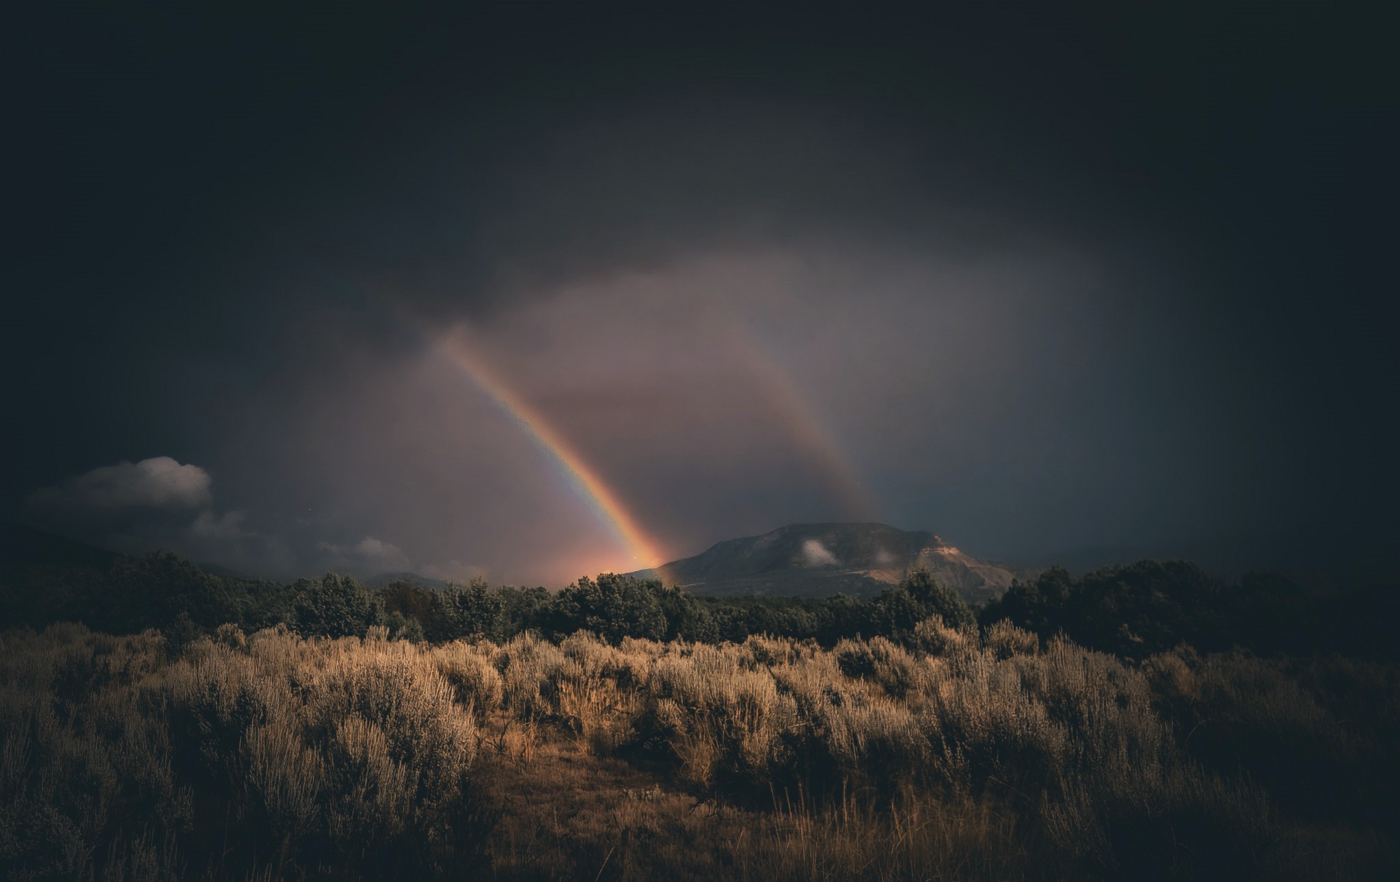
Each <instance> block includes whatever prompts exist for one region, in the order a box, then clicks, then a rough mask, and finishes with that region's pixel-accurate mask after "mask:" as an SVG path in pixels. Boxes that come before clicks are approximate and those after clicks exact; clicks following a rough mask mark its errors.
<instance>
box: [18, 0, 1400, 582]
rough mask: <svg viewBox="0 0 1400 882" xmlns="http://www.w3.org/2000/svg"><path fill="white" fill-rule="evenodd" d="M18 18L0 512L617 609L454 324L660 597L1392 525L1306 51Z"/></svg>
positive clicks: (460, 13) (1268, 19) (560, 483)
mask: <svg viewBox="0 0 1400 882" xmlns="http://www.w3.org/2000/svg"><path fill="white" fill-rule="evenodd" d="M26 15H30V16H33V17H35V20H34V21H33V22H32V24H31V26H30V27H29V28H27V30H26V32H27V33H29V34H30V35H31V36H30V38H29V40H28V44H29V46H28V47H27V48H25V51H26V52H29V53H33V54H35V55H36V56H38V55H42V59H43V64H36V65H35V66H34V70H35V71H36V73H35V74H34V77H35V80H34V83H33V88H31V89H28V90H26V92H25V96H24V98H23V101H22V106H21V108H20V117H21V118H22V119H23V120H24V121H25V125H23V126H21V127H20V130H21V131H24V132H26V133H29V135H28V136H27V137H26V138H25V139H21V140H22V143H21V144H20V146H21V148H22V149H23V150H24V151H25V153H24V160H23V164H24V166H25V167H26V168H30V169H32V170H34V173H33V174H30V175H26V176H25V177H24V178H23V180H22V181H21V182H20V183H19V184H18V185H17V186H18V188H19V189H18V191H17V195H16V198H17V200H18V201H17V205H18V206H19V209H18V210H20V211H21V212H22V213H23V215H24V216H25V217H26V218H27V219H28V222H27V223H26V224H25V225H24V228H23V229H21V230H19V231H18V233H17V236H16V238H15V239H14V240H13V242H12V243H10V244H11V245H12V247H13V248H14V251H15V254H14V259H13V260H10V261H7V273H8V274H9V278H8V286H9V287H10V288H11V289H12V290H15V291H22V292H27V293H26V294H25V295H24V296H23V297H22V298H20V302H18V304H17V305H16V306H15V307H14V311H13V316H12V318H13V321H11V322H8V323H7V324H6V332H7V333H6V340H5V342H6V345H5V346H4V347H3V349H2V350H0V353H2V354H3V357H4V358H5V359H7V361H6V369H7V372H8V375H10V376H25V377H32V378H33V380H32V382H26V383H15V384H11V386H10V387H9V388H7V392H6V395H7V399H6V409H7V413H8V414H10V415H12V417H13V418H14V419H15V421H16V422H17V424H21V425H24V426H25V427H27V431H25V432H23V433H20V434H19V435H18V436H17V437H16V439H15V440H16V443H17V449H16V452H15V453H14V454H13V459H12V462H13V464H14V468H12V469H10V470H8V471H7V473H6V476H5V483H4V487H3V490H4V493H5V500H6V502H5V504H6V505H7V506H8V508H9V509H10V510H11V511H13V512H15V513H16V516H19V517H24V518H27V519H30V520H35V521H39V520H43V521H44V522H45V523H48V524H52V525H54V526H55V528H56V529H57V528H59V526H61V525H62V524H67V525H68V526H66V527H64V529H66V530H67V531H68V532H70V533H71V532H75V531H78V530H79V528H81V532H83V535H85V536H89V537H93V538H95V539H102V540H103V541H106V542H108V544H119V545H121V546H122V547H123V548H132V549H136V548H141V547H153V546H161V547H174V548H176V549H177V550H180V551H181V552H182V553H186V554H190V555H199V556H200V557H199V559H201V560H211V561H215V562H221V563H225V564H226V565H231V566H238V567H242V568H244V569H246V570H247V571H251V572H258V573H267V574H275V575H301V574H305V573H308V572H314V571H316V570H317V569H324V568H336V569H349V570H352V571H357V572H361V573H362V574H367V573H370V572H375V571H382V570H398V569H415V570H417V571H419V572H422V573H424V574H425V575H430V576H435V577H450V578H457V579H462V578H468V577H470V576H473V575H485V576H487V577H489V578H491V579H493V580H506V581H526V582H538V583H544V584H551V585H557V584H562V583H564V582H567V581H568V580H569V579H572V578H575V577H577V576H578V575H581V574H583V573H586V572H597V571H600V570H605V569H629V568H633V563H634V562H633V561H632V559H631V554H630V552H629V551H628V549H627V547H626V545H627V543H626V542H625V541H623V540H622V539H621V538H620V537H619V531H618V529H617V525H616V524H615V523H614V522H613V521H615V518H610V516H609V514H608V513H607V511H606V510H604V509H606V506H602V507H600V505H599V504H598V501H597V500H596V499H595V498H591V497H590V494H589V493H588V492H585V491H584V490H581V489H580V484H579V480H578V476H577V475H576V474H571V473H570V469H569V468H568V466H567V464H561V461H560V459H559V457H558V455H557V451H551V450H550V449H548V445H547V444H545V445H542V444H541V443H540V442H539V440H538V438H537V437H535V436H532V435H531V432H530V429H529V427H528V426H522V424H521V420H520V418H519V415H518V414H515V415H513V414H511V413H510V412H509V408H504V407H503V406H502V404H501V402H500V401H499V400H496V399H493V397H492V395H490V394H489V393H488V391H487V390H484V389H483V388H482V387H481V385H480V383H478V382H477V380H476V379H474V378H473V377H472V376H471V375H470V372H464V371H463V370H462V369H461V367H460V366H459V365H454V364H453V362H452V360H451V359H449V358H446V357H444V354H443V351H442V347H441V345H440V341H441V340H442V338H443V337H444V336H445V335H447V334H449V333H454V332H460V333H462V334H464V335H466V336H468V337H469V338H470V339H471V340H472V341H473V344H472V345H473V347H474V357H476V358H478V359H480V360H481V361H483V362H484V363H487V364H489V365H490V367H491V369H492V372H493V373H494V374H496V375H497V376H499V378H500V379H501V382H502V383H504V384H505V385H506V386H508V387H509V389H510V391H511V394H512V395H514V396H516V397H517V398H518V400H519V401H521V402H525V403H526V404H528V406H529V409H530V411H531V412H532V413H533V414H535V415H537V416H538V418H539V419H541V420H542V421H544V422H546V423H547V424H548V426H549V428H550V430H551V431H552V432H553V433H554V434H555V435H557V436H558V437H559V438H562V439H564V441H566V442H567V445H568V446H569V448H570V450H571V452H572V453H573V454H576V455H577V457H579V458H580V459H581V461H583V462H585V463H586V465H587V466H588V468H589V469H591V470H592V472H593V473H594V474H595V476H596V477H597V478H598V480H600V481H601V482H603V483H604V484H605V485H606V486H607V488H608V489H609V491H610V492H611V493H612V494H613V495H614V496H615V498H616V500H617V501H618V504H619V505H621V506H623V507H625V508H626V510H627V512H628V513H629V514H630V515H631V516H632V517H634V518H635V519H636V521H637V522H638V523H639V524H641V525H643V526H644V528H645V529H646V531H647V533H648V534H649V536H650V538H651V539H652V540H653V541H654V543H655V544H656V545H657V546H658V547H660V548H662V549H664V550H665V551H666V553H667V554H669V555H674V556H676V557H679V556H682V555H686V554H691V553H695V552H697V551H699V550H701V549H703V548H704V547H706V546H708V545H709V544H710V543H712V542H714V541H717V540H721V539H725V538H731V537H734V536H740V535H747V534H753V533H757V532H761V531H763V530H767V529H770V528H773V527H776V526H779V525H782V524H784V523H790V522H801V521H808V522H810V521H837V520H883V521H886V522H889V523H892V524H895V525H897V526H901V527H906V528H926V529H932V530H934V531H935V532H937V533H939V534H940V535H943V536H945V537H948V538H949V540H950V541H954V542H955V543H956V544H957V545H958V546H959V547H962V548H966V549H968V550H969V552H970V553H973V554H978V555H982V556H991V557H998V558H1002V559H1007V560H1013V561H1017V562H1025V563H1040V562H1045V561H1047V560H1050V559H1055V558H1056V557H1057V556H1060V555H1062V554H1063V553H1065V552H1067V551H1070V550H1074V549H1079V548H1085V547H1099V548H1102V547H1106V546H1113V547H1117V548H1122V549H1133V550H1134V553H1136V552H1142V553H1168V552H1181V553H1190V552H1191V551H1192V549H1194V548H1198V547H1200V546H1201V543H1216V544H1220V543H1224V544H1227V545H1230V546H1231V547H1235V548H1245V547H1246V546H1248V548H1250V549H1251V550H1250V551H1249V552H1248V553H1247V554H1242V555H1241V556H1239V559H1238V560H1235V561H1233V563H1237V564H1239V565H1242V566H1243V565H1259V564H1267V563H1271V562H1276V561H1279V560H1282V559H1283V558H1284V557H1287V556H1289V555H1294V558H1296V554H1295V552H1297V550H1298V549H1303V548H1307V549H1310V550H1311V551H1309V554H1311V555H1312V556H1313V557H1314V558H1315V560H1314V561H1313V562H1316V560H1323V561H1326V560H1328V559H1331V558H1332V557H1334V556H1336V555H1339V554H1357V553H1360V551H1359V550H1363V549H1366V548H1371V547H1374V546H1375V545H1376V544H1377V542H1378V540H1379V538H1380V537H1383V536H1385V535H1388V532H1389V530H1390V525H1391V524H1393V520H1394V517H1393V514H1387V512H1389V511H1390V510H1391V507H1390V506H1389V505H1388V503H1385V504H1383V502H1382V501H1383V500H1385V499H1388V498H1389V489H1388V488H1390V487H1392V486H1393V477H1394V467H1393V463H1392V462H1391V457H1390V456H1389V455H1388V453H1387V452H1386V451H1385V450H1384V449H1383V445H1382V444H1381V442H1380V440H1379V439H1380V438H1381V437H1382V433H1381V432H1380V431H1379V421H1380V419H1381V414H1380V413H1379V412H1378V410H1379V409H1378V408H1377V407H1376V404H1375V402H1376V401H1378V400H1382V399H1383V398H1385V394H1384V393H1385V392H1387V391H1388V390H1391V389H1392V385H1393V384H1392V383H1391V381H1390V380H1388V379H1387V378H1388V377H1393V376H1394V375H1395V371H1394V363H1393V362H1394V352H1393V347H1388V346H1387V341H1386V340H1385V339H1384V338H1383V334H1384V331H1383V329H1384V328H1386V327H1388V324H1387V321H1386V318H1387V316H1386V314H1385V311H1386V307H1385V305H1384V300H1383V298H1382V297H1381V296H1380V293H1381V292H1383V291H1385V290H1387V285H1389V287H1393V284H1390V283H1392V282H1393V269H1391V268H1390V266H1389V262H1388V261H1386V260H1382V259H1381V257H1380V255H1382V254H1383V253H1384V248H1385V246H1386V244H1387V240H1386V238H1385V236H1384V235H1383V234H1382V233H1381V230H1382V229H1383V227H1384V224H1383V223H1382V222H1381V214H1382V212H1381V210H1380V208H1379V206H1381V205H1385V204H1389V202H1390V201H1393V199H1392V198H1391V197H1393V196H1394V195H1395V191H1394V187H1393V184H1394V174H1393V163H1392V162H1391V161H1390V159H1389V156H1390V154H1391V151H1388V150H1387V149H1385V145H1386V144H1389V143H1393V140H1394V139H1393V135H1394V132H1395V114H1394V105H1393V102H1388V101H1387V100H1386V97H1387V96H1386V93H1385V90H1384V89H1383V88H1381V87H1380V86H1379V83H1380V82H1382V81H1383V79H1384V77H1383V76H1381V74H1383V73H1384V71H1383V69H1382V68H1383V62H1382V61H1381V60H1380V59H1381V57H1382V55H1383V54H1384V52H1383V50H1384V47H1383V46H1382V45H1381V44H1380V43H1379V42H1378V38H1376V37H1374V36H1370V37H1367V36H1365V35H1364V34H1362V35H1358V33H1353V32H1352V31H1350V30H1347V31H1345V32H1342V31H1339V30H1338V29H1337V26H1336V25H1335V24H1332V23H1331V22H1333V21H1334V20H1333V19H1327V20H1326V21H1324V20H1323V19H1322V18H1320V17H1319V16H1317V15H1311V14H1303V13H1298V14H1293V13H1287V14H1285V13H1284V12H1278V13H1277V14H1273V13H1269V14H1268V15H1265V14H1263V13H1257V14H1256V13H1246V12H1244V11H1236V10H1233V9H1229V8H1223V7H1221V8H1217V7H1216V6H1212V9H1211V11H1209V12H1201V13H1191V14H1186V13H1185V12H1182V13H1181V14H1180V15H1178V14H1177V13H1175V12H1174V13H1173V14H1172V15H1170V16H1168V15H1163V16H1158V17H1154V16H1149V15H1146V14H1145V13H1144V14H1137V13H1132V14H1129V13H1122V14H1118V13H1114V14H1109V13H1108V12H1106V11H1104V10H1100V9H1089V8H1085V9H1079V8H1071V7H1067V6H1065V5H1064V4H1054V5H1053V6H1049V5H1047V6H1043V7H1042V6H1039V5H1036V4H1025V5H1023V6H1018V7H1006V8H1002V7H1001V6H1000V5H998V7H997V9H995V10H992V9H990V8H988V9H980V8H979V9H971V8H969V9H968V10H962V11H949V12H941V13H938V14H936V15H932V14H930V13H929V12H928V11H927V10H926V9H925V10H915V9H913V8H897V9H891V10H889V12H888V14H885V15H872V16H865V17H860V18H855V17H853V16H850V15H845V14H840V13H838V12H837V11H834V10H826V11H823V10H819V9H806V10H804V11H802V12H801V13H800V14H796V13H787V12H783V13H780V12H778V11H773V12H764V11H761V10H749V9H745V10H744V12H743V14H742V15H741V14H739V12H738V10H737V9H732V8H728V7H725V6H724V4H720V5H719V6H716V7H708V6H707V8H706V10H705V11H703V12H700V11H697V12H693V13H684V12H674V13H663V12H660V11H655V10H654V11H652V12H649V13H648V14H645V15H642V14H637V12H636V11H635V10H631V11H621V10H607V9H603V8H592V9H583V8H577V7H574V6H562V7H559V8H555V7H552V6H549V5H540V4H529V5H527V6H524V7H519V8H515V7H509V8H508V7H493V8H491V9H488V10H475V9H466V8H463V9H453V10H443V9H438V8H429V7H419V6H416V5H413V4H409V5H405V6H404V7H403V8H402V9H401V10H398V11H396V12H394V13H392V14H390V15H387V16H384V17H382V18H381V17H379V16H376V15H372V14H369V13H362V12H351V11H346V12H345V13H344V14H343V15H341V16H338V17H337V18H336V19H335V20H333V21H329V20H315V21H312V20H308V19H302V18H299V17H297V16H296V15H291V14H288V13H286V12H283V11H278V10H261V9H255V8H251V7H250V8H247V9H243V10H240V11H238V12H236V13H235V12H229V13H227V14H223V13H218V14H216V13H212V12H210V13H201V12H189V13H188V14H186V13H180V14H175V13H160V14H153V15H152V16H146V17H142V16H139V15H134V14H133V15H130V16H128V15H126V14H125V13H119V12H114V11H111V10H107V9H105V8H99V7H92V8H84V7H81V6H79V7H75V9H74V10H73V11H71V12H69V13H68V14H66V15H65V17H64V18H63V19H62V20H54V19H52V18H51V17H50V16H51V15H52V13H49V12H45V11H43V10H38V9H36V10H31V11H28V12H26ZM151 22H156V23H158V24H159V27H155V26H152V25H151ZM1380 32H1381V31H1380V29H1374V30H1372V31H1367V33H1372V34H1379V33H1380ZM1368 41H1369V42H1368ZM1373 50H1374V51H1373ZM1387 194H1389V195H1387ZM157 454H169V456H160V457H156V455H157ZM149 457H156V458H154V459H150V458H149ZM171 457H173V458H171ZM130 461H137V462H136V463H135V464H134V465H133V464H131V462H130ZM116 462H120V463H122V464H121V465H117V466H112V465H110V464H111V463H116ZM180 462H184V463H196V462H197V463H199V464H200V466H194V465H180ZM148 463H158V464H160V465H158V466H148V465H147V464H148ZM143 468H145V469H146V470H147V471H149V472H151V474H150V475H148V474H147V473H146V472H143V471H142V469H143ZM162 470H164V471H162ZM75 475H76V476H78V477H73V476H75ZM200 476H202V484H201V483H200V480H198V479H199V478H200ZM211 476H212V477H211ZM177 478H178V480H176V479H177ZM45 488H46V489H45ZM160 488H164V489H160ZM201 488H202V489H201ZM162 493H164V494H166V495H164V496H162V495H160V494H162ZM142 494H144V495H142ZM201 494H202V495H201ZM215 496H217V502H216V501H215ZM104 500H105V501H104ZM157 500H161V501H157ZM59 512H68V513H69V514H68V515H67V516H66V517H67V520H66V521H65V520H63V519H62V518H59V517H57V513H59ZM74 512H81V515H80V516H79V515H75V514H73V513H74ZM45 513H46V514H45ZM41 515H42V517H41ZM74 524H77V527H74V526H73V525H74ZM1121 553H1128V552H1126V551H1124V552H1121ZM1295 562H1297V561H1295Z"/></svg>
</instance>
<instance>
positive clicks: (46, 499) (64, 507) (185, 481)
mask: <svg viewBox="0 0 1400 882" xmlns="http://www.w3.org/2000/svg"><path fill="white" fill-rule="evenodd" d="M210 483H211V482H210V479H209V473H208V472H206V471H205V470H204V469H202V468H200V467H199V466H197V465H181V464H180V463H179V462H176V461H175V460H174V459H172V458H170V457H168V456H155V457H152V458H150V459H143V460H141V461H140V462H138V463H130V462H126V461H123V462H119V463H117V464H116V465H110V466H102V467H100V468H95V469H93V470H92V471H90V472H87V473H85V474H81V475H78V476H77V477H75V478H69V479H68V480H67V481H64V482H63V483H62V484H60V485H58V486H56V487H45V488H43V489H41V490H36V491H35V492H34V493H32V494H31V495H30V497H29V500H28V505H29V507H30V508H31V509H33V510H36V511H39V512H43V513H46V514H52V515H72V514H83V513H89V512H112V511H119V510H125V509H164V510H176V509H194V508H205V507H208V506H209V505H211V504H212V503H213V497H212V496H211V495H210V493H209V485H210Z"/></svg>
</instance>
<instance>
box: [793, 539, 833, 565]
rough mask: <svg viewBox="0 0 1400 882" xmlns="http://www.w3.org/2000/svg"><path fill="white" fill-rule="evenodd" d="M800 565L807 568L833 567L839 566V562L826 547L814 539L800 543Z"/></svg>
mask: <svg viewBox="0 0 1400 882" xmlns="http://www.w3.org/2000/svg"><path fill="white" fill-rule="evenodd" d="M802 563H803V564H804V565H805V566H809V567H835V566H840V565H841V561H839V560H837V559H836V555H834V554H832V553H831V552H830V551H828V550H827V548H826V546H825V545H823V544H821V543H820V542H818V541H817V540H816V539H808V540H807V541H806V542H803V543H802Z"/></svg>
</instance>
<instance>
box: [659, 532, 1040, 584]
mask: <svg viewBox="0 0 1400 882" xmlns="http://www.w3.org/2000/svg"><path fill="white" fill-rule="evenodd" d="M918 567H925V568H927V569H928V570H929V572H931V573H933V575H934V576H935V577H936V578H937V579H938V580H939V581H940V582H942V583H943V584H945V585H947V586H948V587H950V588H952V589H954V590H956V591H957V592H958V593H959V594H961V595H962V596H963V597H964V598H965V599H967V600H968V601H970V602H979V601H984V600H987V599H989V598H991V597H995V596H997V595H999V594H1001V592H1002V591H1004V590H1006V588H1007V586H1009V585H1010V584H1011V580H1012V579H1013V578H1026V577H1029V576H1033V575H1034V571H1031V570H1024V569H1022V568H1018V567H1013V566H1009V565H1005V564H998V563H992V562H989V561H983V560H979V559H977V558H975V557H972V556H971V555H968V554H965V553H963V552H962V551H959V550H958V549H957V548H954V547H953V546H951V545H949V544H948V543H947V542H944V541H943V540H942V539H941V538H939V537H938V536H935V535H934V534H933V533H930V532H927V531H924V530H914V531H908V530H899V529H896V528H894V527H891V526H888V525H886V524H873V523H870V524H791V525H789V526H786V527H780V528H779V529H777V530H773V531H772V532H769V533H764V534H763V535H762V536H749V537H746V538H743V539H729V540H727V541H724V542H719V543H716V544H715V545H713V546H712V547H710V548H709V549H708V550H706V551H704V552H701V553H700V554H697V555H695V556H694V557H688V558H685V559H684V560H678V561H673V562H672V563H668V564H664V565H663V566H661V567H658V568H656V569H650V570H641V571H639V572H637V573H635V575H637V576H639V577H646V578H655V577H659V578H662V579H663V580H664V581H665V582H666V583H667V584H668V585H679V586H680V587H682V588H684V589H685V590H687V591H689V592H691V593H693V594H709V595H725V596H732V595H737V594H753V595H768V596H772V595H790V596H798V597H823V596H827V595H831V594H835V593H837V592H842V593H845V594H849V595H852V596H856V597H869V596H872V595H874V594H877V593H879V592H880V591H881V590H882V589H884V588H885V587H886V586H888V585H891V584H894V583H896V582H898V581H899V580H900V578H902V577H903V576H904V574H905V573H907V572H909V571H910V570H913V569H916V568H918Z"/></svg>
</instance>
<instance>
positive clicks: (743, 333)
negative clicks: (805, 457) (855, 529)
mask: <svg viewBox="0 0 1400 882" xmlns="http://www.w3.org/2000/svg"><path fill="white" fill-rule="evenodd" d="M726 330H727V333H728V336H729V339H730V341H731V343H732V345H733V346H734V347H735V348H736V349H737V350H738V356H739V360H740V361H741V362H742V363H745V364H746V365H747V366H748V368H749V370H750V371H751V372H752V373H753V375H754V377H755V378H756V379H757V380H758V389H759V391H760V393H761V394H762V395H763V396H764V398H765V399H766V400H767V402H768V406H769V407H770V408H772V410H773V413H774V414H775V415H776V416H777V417H778V418H779V420H780V421H781V422H782V424H783V425H785V426H786V427H787V429H788V431H789V432H790V433H791V434H792V436H793V438H794V440H796V441H797V442H798V444H800V445H801V446H802V447H803V448H805V449H806V450H807V451H808V453H810V454H811V455H812V456H813V457H815V459H816V460H817V462H818V463H820V465H821V467H822V472H823V474H824V475H825V476H826V480H827V484H828V486H829V487H830V489H831V490H832V491H833V492H834V493H835V494H836V495H837V496H838V497H840V499H841V502H842V505H843V506H844V508H845V515H846V516H848V517H855V518H859V519H861V520H873V519H874V518H875V517H876V516H877V513H878V511H879V506H878V504H877V503H876V501H875V498H874V496H873V495H871V493H870V490H869V489H868V488H867V487H866V486H865V484H863V483H862V482H861V480H860V478H859V477H857V475H856V473H855V471H854V470H853V469H852V468H851V465H850V462H849V460H848V458H847V457H846V455H845V453H844V452H843V451H842V450H841V447H840V445H839V444H837V442H836V439H835V438H834V437H832V434H831V432H830V431H828V430H827V428H826V427H825V426H823V425H822V422H821V420H820V419H819V418H818V417H817V415H816V414H815V413H814V412H813V410H812V408H811V406H810V405H809V404H808V403H807V400H806V399H805V398H804V397H803V395H802V393H801V392H800V391H799V390H798V388H797V386H796V384H795V383H794V382H793V380H792V374H791V372H790V371H788V370H787V369H785V368H784V367H783V366H782V365H781V364H779V363H778V362H777V361H776V360H775V359H774V358H773V356H772V355H771V354H770V353H769V352H768V350H767V349H766V348H765V347H763V346H762V345H760V344H759V341H758V340H757V339H756V338H755V337H754V335H753V334H752V333H751V332H750V331H749V330H748V329H747V328H746V327H744V326H743V325H741V324H739V323H738V322H733V323H730V324H729V326H728V327H727V329H726Z"/></svg>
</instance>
